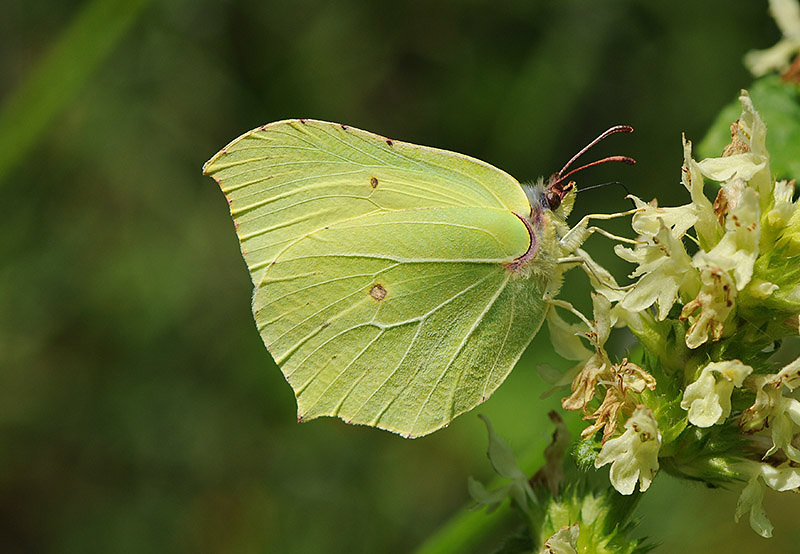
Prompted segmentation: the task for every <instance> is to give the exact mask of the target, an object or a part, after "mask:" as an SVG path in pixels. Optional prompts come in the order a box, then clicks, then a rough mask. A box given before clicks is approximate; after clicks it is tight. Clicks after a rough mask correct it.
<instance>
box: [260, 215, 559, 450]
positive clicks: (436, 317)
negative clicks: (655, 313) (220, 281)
mask: <svg viewBox="0 0 800 554" xmlns="http://www.w3.org/2000/svg"><path fill="white" fill-rule="evenodd" d="M528 241H529V239H528V235H527V231H526V229H525V227H524V225H522V223H521V222H520V221H519V219H518V218H517V217H516V216H514V215H513V214H511V213H510V212H508V211H506V210H501V209H496V208H495V209H486V208H438V209H422V210H407V211H399V212H393V213H388V214H375V215H371V216H364V217H361V218H356V219H351V220H347V221H344V222H341V223H339V224H336V225H332V226H329V227H328V228H326V229H322V230H320V231H318V232H316V233H313V234H311V235H309V236H308V237H306V238H304V239H302V240H300V241H298V242H296V243H295V244H293V245H292V246H291V247H290V248H288V249H287V250H286V251H284V252H283V253H282V254H281V255H280V256H279V257H278V259H277V260H276V261H275V262H274V263H273V264H272V265H271V267H270V269H269V270H268V271H267V273H266V274H265V276H264V279H263V280H262V282H261V283H260V285H259V286H258V287H257V289H256V294H255V297H254V304H253V309H254V313H255V317H256V322H257V324H258V327H259V330H260V332H261V334H262V337H263V338H264V340H265V343H266V344H267V345H268V348H269V349H270V351H271V352H272V354H273V356H274V357H275V359H276V361H277V362H278V363H279V365H280V366H281V369H282V370H283V372H284V374H285V375H286V378H287V380H288V381H289V383H290V384H291V385H292V387H293V389H294V390H295V393H296V395H297V398H298V412H299V415H300V417H301V418H302V419H311V418H314V417H318V416H322V415H330V416H339V417H341V418H342V419H344V420H346V421H350V422H353V423H363V424H368V425H372V426H377V427H381V428H384V429H389V430H392V431H395V432H398V433H401V434H403V435H406V436H419V435H424V434H427V433H430V432H432V431H434V430H435V429H438V428H439V427H442V426H444V425H446V424H447V423H449V422H450V421H451V420H452V419H453V418H454V417H455V416H456V415H458V414H460V413H462V412H464V411H466V410H469V409H470V408H472V407H474V406H475V405H477V404H478V403H480V402H481V401H482V400H484V399H485V398H486V397H488V396H489V395H490V394H491V393H492V391H494V390H495V388H496V387H497V386H498V385H499V384H500V383H501V382H502V381H503V379H504V378H505V376H506V375H507V374H508V372H509V371H510V370H511V368H512V367H513V364H514V363H515V362H516V360H517V358H518V357H519V355H520V354H521V353H522V350H524V348H525V346H527V344H528V342H530V339H531V338H532V337H533V335H534V334H535V332H536V331H537V330H538V328H539V326H540V324H541V320H542V319H543V310H544V308H543V307H542V304H543V303H542V302H541V294H542V291H541V289H540V288H538V286H537V285H536V283H535V281H534V280H528V279H521V278H518V277H516V276H515V275H514V274H512V273H511V272H509V271H508V270H507V269H506V268H505V266H504V264H506V263H508V262H510V261H512V260H513V259H514V258H515V257H517V256H519V255H521V254H522V253H524V252H525V250H526V249H527V247H528V244H529V242H528ZM537 299H538V303H537V302H536V300H537Z"/></svg>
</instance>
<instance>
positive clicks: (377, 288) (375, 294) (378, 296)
mask: <svg viewBox="0 0 800 554" xmlns="http://www.w3.org/2000/svg"><path fill="white" fill-rule="evenodd" d="M369 295H370V296H371V297H372V298H374V299H375V300H377V301H378V302H380V301H382V300H383V299H384V298H386V289H385V288H383V285H381V284H380V283H375V284H374V285H372V288H371V289H369Z"/></svg>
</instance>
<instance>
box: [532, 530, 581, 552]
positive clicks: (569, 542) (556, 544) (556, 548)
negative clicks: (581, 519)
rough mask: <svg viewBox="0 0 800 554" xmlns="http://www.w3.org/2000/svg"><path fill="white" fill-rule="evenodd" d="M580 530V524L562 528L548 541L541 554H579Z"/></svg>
mask: <svg viewBox="0 0 800 554" xmlns="http://www.w3.org/2000/svg"><path fill="white" fill-rule="evenodd" d="M580 530H581V527H580V525H579V524H578V523H575V524H573V525H572V526H571V527H567V526H564V527H562V528H561V529H559V530H558V531H556V533H555V534H554V535H553V536H552V537H550V538H549V539H547V541H546V542H545V543H544V546H543V547H542V549H541V550H540V551H539V554H577V553H578V551H577V548H578V535H579V534H580Z"/></svg>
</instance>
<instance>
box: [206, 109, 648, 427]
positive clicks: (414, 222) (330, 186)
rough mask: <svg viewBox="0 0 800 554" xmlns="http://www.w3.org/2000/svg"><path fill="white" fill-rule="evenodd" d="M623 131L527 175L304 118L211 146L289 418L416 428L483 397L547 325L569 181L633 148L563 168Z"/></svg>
mask: <svg viewBox="0 0 800 554" xmlns="http://www.w3.org/2000/svg"><path fill="white" fill-rule="evenodd" d="M632 130H633V129H632V128H631V127H628V126H616V127H612V128H611V129H609V130H608V131H606V132H605V133H603V134H602V135H600V136H599V137H598V138H597V139H595V140H594V141H592V142H591V143H590V144H589V145H588V146H587V147H586V148H584V149H582V150H581V151H580V152H579V153H578V154H576V155H575V156H574V157H573V158H572V159H571V160H570V161H569V162H568V163H567V164H566V165H565V166H564V168H563V169H562V170H561V171H559V172H558V173H556V174H555V175H553V176H552V177H551V178H550V179H549V180H548V181H547V182H545V181H544V180H543V179H539V181H538V182H537V183H535V184H533V185H521V184H520V183H519V182H518V181H517V180H516V179H514V178H513V177H512V176H510V175H509V174H507V173H506V172H504V171H502V170H500V169H498V168H496V167H493V166H492V165H489V164H487V163H485V162H482V161H480V160H477V159H475V158H471V157H469V156H465V155H462V154H457V153H454V152H448V151H445V150H439V149H436V148H429V147H425V146H418V145H415V144H410V143H406V142H400V141H396V140H391V139H388V138H385V137H383V136H380V135H376V134H373V133H369V132H367V131H362V130H359V129H356V128H353V127H349V126H347V125H341V124H337V123H329V122H324V121H316V120H311V119H291V120H285V121H278V122H275V123H270V124H268V125H263V126H261V127H258V128H256V129H254V130H252V131H250V132H248V133H245V134H244V135H242V136H241V137H239V138H237V139H236V140H234V141H233V142H231V143H230V144H228V145H227V146H226V147H225V148H223V149H222V150H221V151H220V152H219V153H217V154H216V155H215V156H214V157H213V158H211V160H209V161H208V162H207V163H206V164H205V166H204V167H203V172H204V173H205V174H206V175H210V176H212V177H213V178H214V180H215V181H216V182H217V183H218V184H219V186H220V188H221V189H222V191H223V193H224V194H225V197H226V198H227V200H228V203H229V205H230V212H231V215H232V217H233V221H234V226H235V229H236V234H237V235H238V237H239V241H240V245H241V251H242V254H243V256H244V259H245V261H246V263H247V267H248V269H249V271H250V277H251V279H252V281H253V286H254V294H253V314H254V316H255V322H256V325H257V327H258V331H259V333H260V334H261V337H262V338H263V340H264V344H265V345H266V347H267V349H268V350H269V352H270V353H271V354H272V356H273V357H274V359H275V361H276V362H277V364H278V365H279V366H280V368H281V370H282V371H283V374H284V376H285V377H286V380H287V381H288V382H289V384H290V385H291V387H292V389H293V390H294V392H295V395H296V397H297V405H298V420H299V421H305V420H310V419H313V418H316V417H319V416H338V417H340V418H341V419H343V420H345V421H346V422H348V423H358V424H364V425H370V426H373V427H378V428H381V429H386V430H389V431H393V432H396V433H399V434H401V435H403V436H405V437H419V436H422V435H426V434H428V433H431V432H433V431H435V430H437V429H439V428H441V427H444V426H446V425H447V424H449V423H450V422H451V421H452V420H453V419H454V418H455V417H456V416H458V415H459V414H461V413H464V412H466V411H468V410H470V409H471V408H473V407H475V406H476V405H477V404H479V403H481V402H483V401H484V400H486V399H487V398H488V397H489V396H490V395H491V394H492V392H494V391H495V390H496V389H497V387H498V386H499V385H500V384H501V383H502V382H503V380H504V379H505V378H506V376H507V375H508V374H509V373H510V371H511V369H512V368H513V366H514V364H515V363H516V362H517V360H518V359H519V357H520V356H521V355H522V352H523V351H524V350H525V348H526V347H527V345H528V344H529V343H530V341H531V340H532V339H533V337H534V336H535V335H536V333H537V332H538V330H539V328H540V327H541V326H542V323H543V321H544V319H545V315H546V312H547V309H548V302H547V297H550V296H553V295H554V294H555V293H556V292H557V288H558V287H559V286H560V278H559V267H558V266H559V260H560V259H563V257H564V256H568V255H569V254H570V253H571V252H573V251H574V250H575V248H576V247H577V245H578V243H579V242H580V238H577V239H576V238H575V236H571V235H570V231H569V227H568V226H567V225H566V223H565V218H566V217H567V215H568V214H569V212H570V210H571V208H572V204H573V202H574V197H575V191H576V189H575V186H574V182H573V181H571V180H569V177H570V176H571V175H572V174H573V173H575V172H576V171H578V170H581V169H584V168H585V167H590V166H592V165H596V164H598V163H604V162H607V161H622V162H625V163H633V160H632V159H631V158H628V157H625V156H611V157H608V158H604V159H602V160H598V161H596V162H593V163H590V164H586V165H584V166H581V167H579V168H576V169H572V170H570V171H567V170H568V169H569V167H570V166H571V165H572V164H573V163H574V162H575V160H576V159H577V158H578V157H579V156H580V155H582V154H583V153H584V152H585V151H586V150H587V149H588V148H590V147H591V146H593V145H594V144H596V143H597V142H598V141H600V140H602V139H603V138H605V137H606V136H608V135H610V134H612V133H616V132H630V131H632ZM584 219H586V218H584ZM582 221H583V220H582ZM585 227H586V225H585V223H584V225H583V229H584V230H585ZM579 230H580V229H579ZM577 235H581V233H577ZM577 235H576V236H577Z"/></svg>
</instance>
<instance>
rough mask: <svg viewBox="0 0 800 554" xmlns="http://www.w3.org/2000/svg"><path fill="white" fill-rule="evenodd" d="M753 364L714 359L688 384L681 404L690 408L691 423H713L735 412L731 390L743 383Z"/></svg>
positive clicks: (703, 425) (706, 425)
mask: <svg viewBox="0 0 800 554" xmlns="http://www.w3.org/2000/svg"><path fill="white" fill-rule="evenodd" d="M752 372H753V368H752V367H750V366H749V365H745V364H743V363H742V362H740V361H739V360H726V361H723V362H711V363H710V364H708V365H707V366H705V367H704V368H703V370H702V371H701V372H700V376H699V377H698V378H697V380H696V381H695V382H694V383H692V384H691V385H689V386H688V387H686V390H685V391H684V393H683V400H681V408H683V409H684V410H688V411H689V423H691V424H692V425H697V426H698V427H711V426H712V425H716V424H717V423H722V422H723V421H725V419H727V417H728V416H729V415H730V413H731V393H732V392H733V388H734V387H741V386H742V383H743V382H744V379H745V377H747V376H748V375H750V374H751V373H752Z"/></svg>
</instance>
